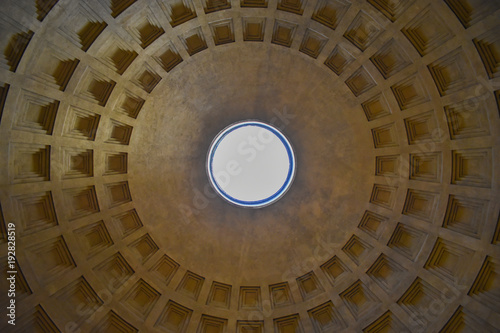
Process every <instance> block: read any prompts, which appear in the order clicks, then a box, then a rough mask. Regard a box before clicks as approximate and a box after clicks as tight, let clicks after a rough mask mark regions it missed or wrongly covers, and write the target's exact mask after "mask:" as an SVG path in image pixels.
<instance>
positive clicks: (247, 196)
mask: <svg viewBox="0 0 500 333" xmlns="http://www.w3.org/2000/svg"><path fill="white" fill-rule="evenodd" d="M206 168H207V174H208V178H209V180H210V184H211V185H212V187H213V188H214V189H215V191H216V192H217V193H218V194H219V195H220V196H221V197H222V198H224V199H225V200H226V201H228V202H230V203H232V204H234V205H237V206H240V207H249V208H261V207H265V206H268V205H270V204H272V203H274V202H276V201H277V200H279V199H280V198H281V197H283V195H284V194H285V193H286V192H287V191H288V189H289V188H290V186H291V185H292V182H293V179H294V176H295V169H296V162H295V155H294V152H293V148H292V145H291V144H290V142H289V141H288V139H287V138H286V137H285V136H284V135H283V134H282V133H281V132H280V131H279V130H278V129H277V128H275V127H273V126H271V125H269V124H266V123H263V122H260V121H255V120H248V121H243V122H238V123H235V124H232V125H230V126H228V127H226V128H225V129H223V130H222V131H221V132H220V133H219V134H218V135H217V136H216V137H215V139H214V140H213V141H212V144H211V145H210V149H209V151H208V154H207V166H206Z"/></svg>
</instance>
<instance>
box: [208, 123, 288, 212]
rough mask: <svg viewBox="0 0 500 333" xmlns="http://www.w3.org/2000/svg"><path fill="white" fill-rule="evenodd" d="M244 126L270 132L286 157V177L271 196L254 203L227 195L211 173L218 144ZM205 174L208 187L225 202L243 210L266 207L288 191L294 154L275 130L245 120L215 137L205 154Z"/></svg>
mask: <svg viewBox="0 0 500 333" xmlns="http://www.w3.org/2000/svg"><path fill="white" fill-rule="evenodd" d="M245 126H256V127H260V128H264V129H266V130H268V131H270V132H272V133H273V134H274V135H275V136H276V137H277V138H278V139H279V140H280V141H281V143H282V144H283V146H284V148H285V149H286V152H287V156H288V171H287V176H286V179H285V181H284V182H283V184H282V185H281V187H280V188H279V189H278V190H277V191H276V192H275V193H273V194H272V195H270V196H268V197H266V198H262V199H260V200H255V201H246V200H240V199H238V198H235V197H233V196H231V195H229V194H228V193H227V192H225V191H224V190H223V189H222V187H221V186H220V185H219V184H218V183H217V180H216V178H215V177H214V171H213V159H214V155H215V153H216V151H217V148H218V147H219V144H220V143H221V142H222V140H224V138H225V137H226V136H227V135H228V134H229V133H231V132H233V131H235V130H237V129H239V128H242V127H245ZM206 169H207V174H208V178H209V180H210V185H211V186H212V187H213V188H214V190H215V191H216V192H217V193H218V194H219V195H220V196H221V197H222V198H223V199H225V200H226V201H228V202H230V203H232V204H234V205H236V206H239V207H245V208H262V207H265V206H268V205H270V204H272V203H274V202H276V201H277V200H279V199H280V198H282V197H283V195H284V194H285V193H286V192H287V191H288V189H289V188H290V186H291V185H292V182H293V180H294V177H295V172H296V161H295V154H294V152H293V148H292V145H291V144H290V142H289V141H288V139H287V138H286V137H285V136H284V135H283V133H281V132H280V131H279V130H278V129H277V128H275V127H273V126H271V125H269V124H266V123H263V122H260V121H256V120H247V121H242V122H238V123H235V124H232V125H229V126H228V127H226V128H224V129H223V130H222V131H221V132H220V133H219V134H217V136H216V137H215V139H214V140H213V141H212V143H211V145H210V148H209V150H208V154H207V166H206Z"/></svg>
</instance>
